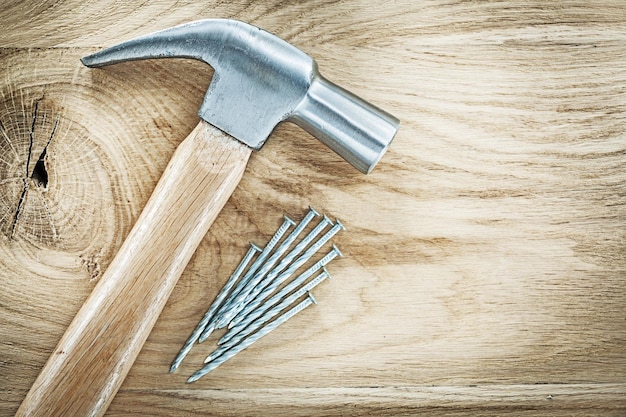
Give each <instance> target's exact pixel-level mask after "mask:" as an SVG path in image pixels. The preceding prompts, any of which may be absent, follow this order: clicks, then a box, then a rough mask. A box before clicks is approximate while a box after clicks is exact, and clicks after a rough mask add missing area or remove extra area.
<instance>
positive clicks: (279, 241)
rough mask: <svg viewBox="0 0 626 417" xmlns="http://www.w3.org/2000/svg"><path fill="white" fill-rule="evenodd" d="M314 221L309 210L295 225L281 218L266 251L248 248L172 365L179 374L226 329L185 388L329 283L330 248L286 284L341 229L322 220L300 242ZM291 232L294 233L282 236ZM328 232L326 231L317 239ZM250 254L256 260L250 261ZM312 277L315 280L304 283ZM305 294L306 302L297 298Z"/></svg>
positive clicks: (333, 253) (303, 305)
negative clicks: (195, 350) (201, 346)
mask: <svg viewBox="0 0 626 417" xmlns="http://www.w3.org/2000/svg"><path fill="white" fill-rule="evenodd" d="M318 216H319V214H318V213H317V212H316V211H315V210H314V209H313V208H310V209H309V212H308V213H307V214H306V215H305V216H304V218H303V219H302V220H301V221H300V223H298V224H297V225H296V223H295V222H294V221H293V220H291V219H290V218H289V217H287V216H285V218H284V222H283V224H282V225H281V226H280V227H279V228H278V230H277V231H276V233H275V234H274V236H272V238H271V239H270V241H269V242H268V243H267V245H266V246H265V248H263V249H261V248H259V247H258V246H256V245H254V244H253V243H250V249H249V250H248V252H247V253H246V255H245V256H244V257H243V259H242V260H241V262H240V264H239V265H238V266H237V268H236V269H235V271H234V272H233V274H232V275H231V276H230V278H229V279H228V281H227V282H226V284H225V285H224V287H223V288H222V289H221V290H220V292H219V293H218V294H217V296H216V297H215V300H214V301H213V303H212V304H211V306H210V307H209V309H208V310H207V312H206V314H205V315H204V316H203V317H202V319H201V320H200V322H199V323H198V325H197V326H196V328H195V329H194V331H193V332H192V333H191V336H189V338H188V339H187V341H186V342H185V344H184V345H183V347H182V349H181V350H180V352H179V353H178V355H177V356H176V358H175V359H174V361H173V362H172V366H171V367H170V372H174V371H175V370H176V369H178V367H179V366H180V364H181V363H182V361H183V359H184V358H185V356H187V354H188V353H189V351H190V350H191V348H192V347H193V345H194V344H195V343H196V342H198V343H201V342H203V341H205V340H206V339H207V338H208V337H209V336H210V335H211V333H212V332H213V331H214V330H216V329H221V328H224V327H227V328H228V331H227V332H226V333H225V334H224V335H223V336H222V337H221V339H219V341H218V348H217V349H216V350H215V351H214V352H213V353H211V354H210V355H209V356H208V357H207V358H206V359H205V361H204V363H205V366H204V367H203V368H202V369H200V370H198V371H197V372H196V373H194V374H193V375H191V377H189V379H188V380H187V383H191V382H195V381H197V380H198V379H200V378H202V377H203V376H204V375H206V374H208V373H209V372H211V371H212V370H214V369H215V368H217V367H218V366H220V365H221V364H222V363H224V362H226V361H227V360H229V359H230V358H232V357H233V356H235V355H236V354H237V353H239V352H241V351H242V350H244V349H245V348H247V347H248V346H250V345H251V344H253V343H254V342H256V341H257V340H258V339H260V338H261V337H263V336H265V335H266V334H268V333H269V332H271V331H272V330H274V329H275V328H277V327H278V326H280V325H281V324H283V323H284V322H286V321H287V320H289V319H290V318H291V317H293V316H295V315H296V314H298V313H299V312H300V311H302V310H304V309H305V308H306V307H308V306H310V305H311V304H313V303H316V301H315V298H313V295H312V294H311V293H310V291H311V290H312V289H313V288H314V287H315V286H317V285H318V284H319V283H321V282H322V281H324V280H325V279H326V278H329V274H328V271H327V270H326V268H325V267H326V265H327V264H328V263H329V262H330V261H332V260H333V259H335V258H336V257H337V256H341V252H340V251H339V249H338V248H337V247H336V246H335V245H333V246H332V249H331V250H330V251H329V252H328V253H327V254H326V255H324V256H323V257H322V258H321V259H319V260H317V261H316V262H315V263H313V265H311V266H310V267H308V268H307V269H305V270H304V271H303V272H301V273H300V274H299V275H297V276H296V277H295V278H293V279H291V281H289V279H290V278H291V277H292V276H293V275H294V274H295V273H296V272H297V271H298V270H299V269H300V268H301V267H303V266H305V264H306V263H307V262H308V261H309V260H311V258H313V256H314V255H315V254H316V253H317V252H318V251H319V250H320V249H321V248H322V247H323V246H324V245H325V244H326V243H327V242H328V241H329V240H330V239H331V238H332V237H333V236H334V235H335V234H337V233H338V232H339V231H340V230H343V229H344V226H343V225H342V224H341V222H340V221H339V220H337V221H336V222H335V223H334V224H333V222H332V221H331V220H330V219H329V218H328V217H327V216H325V215H324V216H322V220H321V221H319V223H318V224H317V225H316V226H315V227H312V229H311V231H310V232H308V234H306V235H305V236H304V237H302V238H300V235H301V234H302V232H303V231H304V230H305V229H306V228H307V226H308V225H309V224H310V223H311V221H312V220H313V219H314V218H315V217H318ZM291 227H294V229H293V230H292V231H291V233H289V234H288V235H287V236H286V237H284V236H285V235H286V233H287V231H288V230H289V229H290V228H291ZM328 227H330V229H329V230H328V231H326V232H325V233H324V234H323V235H322V236H321V237H319V238H318V236H320V234H321V233H322V232H323V231H324V230H325V229H327V228H328ZM283 237H284V239H283ZM299 238H300V239H299ZM298 239H299V240H298ZM296 241H297V242H298V243H297V244H295V246H293V245H294V243H296ZM292 246H293V247H292ZM255 255H256V259H255V260H254V262H252V259H253V258H254V257H255ZM251 262H252V264H251V265H250V263H251ZM315 274H317V275H316V276H315V277H314V278H313V279H311V280H309V278H311V277H312V276H314V275H315ZM287 281H289V282H287ZM305 295H306V298H304V299H302V298H303V296H305Z"/></svg>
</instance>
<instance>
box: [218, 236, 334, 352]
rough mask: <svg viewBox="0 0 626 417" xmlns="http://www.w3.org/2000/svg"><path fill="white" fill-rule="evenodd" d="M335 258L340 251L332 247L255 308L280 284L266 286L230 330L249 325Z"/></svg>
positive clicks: (241, 313)
mask: <svg viewBox="0 0 626 417" xmlns="http://www.w3.org/2000/svg"><path fill="white" fill-rule="evenodd" d="M337 256H342V254H341V251H340V250H339V248H338V247H337V246H335V245H333V248H332V249H331V250H330V251H329V252H328V253H327V254H326V255H324V257H323V258H321V259H320V260H319V261H317V262H316V263H314V264H313V265H312V266H310V267H309V268H308V269H307V270H306V271H304V272H303V273H302V274H300V275H299V276H298V277H296V278H294V279H293V281H291V282H290V283H289V284H287V285H286V286H285V287H284V288H283V289H281V290H280V291H279V292H278V293H277V294H275V295H273V296H272V297H271V298H269V299H268V300H267V301H266V302H265V303H264V304H263V306H262V308H257V307H258V306H259V304H260V303H261V302H262V301H263V300H264V299H265V297H267V296H268V295H269V294H271V293H272V292H273V291H274V289H276V288H278V286H280V284H278V285H275V284H273V285H270V286H268V287H267V288H266V289H265V290H264V291H263V292H262V293H261V294H259V296H258V297H257V298H256V299H255V300H254V301H253V302H251V303H250V304H248V305H247V306H246V308H245V309H244V310H242V311H241V312H240V314H239V316H238V320H237V321H235V320H233V321H232V322H231V323H235V325H234V326H232V329H234V328H235V327H237V326H239V325H240V324H242V323H244V322H246V323H250V322H251V321H252V320H254V319H255V318H256V317H258V316H260V315H261V314H262V313H263V311H262V310H264V309H265V308H266V307H265V306H267V307H269V306H272V305H274V304H275V303H277V302H278V301H279V300H280V299H281V298H282V297H284V296H285V295H287V294H289V293H290V292H291V291H293V290H294V289H295V288H296V287H297V286H298V285H300V284H301V283H303V282H304V281H306V280H307V279H308V278H309V277H311V276H312V275H313V274H315V273H316V272H317V271H319V270H320V269H322V268H324V267H325V266H326V265H328V263H329V262H330V261H332V260H333V259H335V258H336V257H337ZM277 281H278V280H277ZM249 316H251V317H249ZM240 328H241V327H240ZM227 334H228V333H227ZM225 336H226V335H225ZM220 341H221V339H220ZM218 344H219V342H218Z"/></svg>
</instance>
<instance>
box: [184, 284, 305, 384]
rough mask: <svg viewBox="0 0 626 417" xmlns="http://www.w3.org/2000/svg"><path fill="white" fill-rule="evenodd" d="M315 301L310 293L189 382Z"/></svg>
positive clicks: (204, 368) (222, 355)
mask: <svg viewBox="0 0 626 417" xmlns="http://www.w3.org/2000/svg"><path fill="white" fill-rule="evenodd" d="M313 303H315V304H317V301H316V300H315V298H314V297H313V294H311V293H309V296H308V297H307V298H306V299H305V300H303V301H301V302H300V303H299V304H298V305H296V306H295V307H293V308H292V309H291V310H289V311H288V312H286V313H285V314H283V315H282V316H280V317H278V318H277V319H276V320H274V321H273V322H271V323H269V324H267V325H266V326H265V327H262V328H261V329H259V331H258V332H256V333H254V334H252V335H250V337H248V338H247V339H245V340H244V341H243V342H241V343H240V344H238V345H235V346H233V347H232V348H231V349H229V350H228V351H225V352H224V353H222V354H221V355H220V356H219V357H217V358H215V359H213V360H212V361H211V362H209V363H208V364H207V365H205V366H204V367H203V368H202V369H200V370H199V371H197V372H196V373H194V374H193V375H191V376H190V377H189V379H188V380H187V383H191V382H195V381H197V380H198V379H200V378H202V377H203V376H204V375H206V374H208V373H209V372H211V371H212V370H214V369H215V368H217V367H218V366H220V365H221V364H223V363H224V362H226V361H227V360H229V359H230V358H232V357H233V356H235V355H236V354H237V353H239V352H241V351H242V350H244V349H246V348H247V347H249V346H250V345H252V344H253V343H254V342H256V341H257V340H259V339H260V338H262V337H263V336H265V335H267V334H268V333H270V332H271V331H272V330H274V329H276V328H277V327H278V326H280V325H281V324H283V323H284V322H286V321H287V320H289V319H290V318H291V317H293V316H295V315H296V314H298V313H299V312H301V311H302V310H304V309H305V308H307V307H308V306H310V305H311V304H313Z"/></svg>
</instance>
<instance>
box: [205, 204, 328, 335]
mask: <svg viewBox="0 0 626 417" xmlns="http://www.w3.org/2000/svg"><path fill="white" fill-rule="evenodd" d="M316 216H319V213H318V212H317V211H315V210H314V209H313V208H312V207H309V212H308V213H307V214H306V216H305V217H304V218H303V219H302V221H301V222H300V224H298V226H297V227H296V228H295V229H294V230H293V232H291V234H290V235H289V236H288V237H287V238H286V239H285V241H284V242H283V243H282V244H281V245H280V247H279V248H278V249H276V252H275V253H274V254H273V255H272V257H271V258H270V259H269V260H268V261H267V263H266V264H265V265H263V268H261V269H260V270H259V271H258V272H257V273H256V275H255V276H254V278H252V279H251V280H250V282H248V283H247V284H246V287H244V289H243V290H242V291H241V292H240V293H239V294H238V295H237V297H236V298H235V299H234V300H233V304H232V305H231V308H229V311H228V313H226V314H224V315H223V316H222V318H221V319H220V321H219V323H218V325H217V327H218V328H221V327H224V326H226V325H227V324H229V323H230V321H231V320H232V319H233V318H234V317H235V316H236V315H237V314H238V313H239V312H240V311H241V310H242V309H243V308H245V306H246V304H247V302H248V300H249V299H251V294H252V293H253V292H254V291H255V289H256V288H257V287H258V286H259V285H260V283H261V282H267V281H268V280H271V279H272V277H273V276H275V275H278V272H280V271H282V270H283V269H285V268H286V267H287V265H289V262H291V259H293V257H295V256H296V255H297V254H296V255H293V256H292V255H291V254H292V253H294V252H295V251H302V249H303V248H304V246H302V245H301V243H302V242H301V243H299V244H298V245H296V247H295V248H294V249H293V250H292V251H291V252H290V253H289V254H288V255H287V256H286V257H285V259H283V260H282V261H281V262H280V264H279V265H278V266H277V267H276V268H274V269H273V270H272V267H274V265H275V264H276V262H278V260H279V259H280V257H281V256H282V255H283V254H284V253H285V252H286V251H287V249H288V248H289V247H290V246H291V244H292V243H293V242H294V241H295V240H296V238H297V237H298V236H299V235H300V233H302V231H303V230H304V228H305V227H306V226H307V225H308V224H309V223H310V222H311V220H313V218H314V217H316ZM327 219H328V218H327V217H326V216H324V219H323V220H322V222H326V221H327ZM323 227H326V226H325V225H324V226H323ZM323 227H322V228H323ZM315 230H318V228H317V227H316V228H315V229H314V231H315ZM320 231H321V229H319V231H317V233H319V232H320ZM311 233H313V232H311ZM311 233H309V235H310V234H311ZM308 237H309V236H308V235H307V236H306V237H305V238H304V239H307V238H308ZM313 238H314V237H313ZM313 238H311V239H313ZM305 246H306V245H305ZM298 253H299V252H298ZM270 271H271V272H270ZM275 271H278V272H275ZM268 272H269V275H267V274H268ZM266 275H267V276H266Z"/></svg>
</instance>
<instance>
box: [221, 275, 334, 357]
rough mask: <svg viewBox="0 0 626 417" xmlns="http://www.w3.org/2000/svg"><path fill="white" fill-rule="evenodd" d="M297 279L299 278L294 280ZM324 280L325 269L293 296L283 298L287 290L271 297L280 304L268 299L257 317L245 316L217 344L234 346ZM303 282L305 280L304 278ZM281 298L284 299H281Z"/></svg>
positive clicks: (227, 346)
mask: <svg viewBox="0 0 626 417" xmlns="http://www.w3.org/2000/svg"><path fill="white" fill-rule="evenodd" d="M299 278H300V277H298V278H296V279H299ZM326 278H330V274H329V273H328V271H327V270H326V268H324V270H323V271H322V273H321V274H319V275H318V276H316V277H315V278H313V279H312V280H311V281H310V282H308V283H306V284H304V285H302V286H300V288H299V289H298V290H297V291H295V292H294V293H293V294H291V295H289V296H287V297H285V296H286V295H287V294H289V293H290V292H291V289H288V290H287V291H285V290H281V291H280V293H279V294H276V297H272V298H276V301H280V303H278V304H277V303H275V302H272V300H271V299H270V300H269V301H268V302H267V303H266V304H263V306H262V308H261V309H258V310H255V313H257V312H258V311H259V310H263V311H260V312H259V314H258V315H256V314H255V316H256V317H251V316H247V317H246V318H245V319H244V320H243V321H242V322H241V323H239V324H238V325H237V326H235V327H233V328H232V329H231V330H230V331H229V332H228V333H226V334H225V335H224V336H223V337H222V338H221V339H220V341H219V342H218V344H220V345H221V346H222V347H223V348H224V349H228V348H230V347H232V346H234V345H236V344H237V343H239V342H240V341H241V340H242V339H243V338H245V337H246V336H247V335H249V334H250V333H252V332H254V331H255V330H256V329H258V328H259V327H261V326H263V325H264V324H265V323H267V322H268V321H270V320H271V319H273V318H274V317H275V316H277V315H278V314H280V313H281V312H282V311H283V310H285V309H286V308H288V307H289V306H291V305H292V304H293V303H295V302H296V301H297V300H298V299H299V298H300V297H302V296H303V295H304V294H306V293H308V292H310V291H311V290H312V289H313V288H315V287H316V286H318V285H319V284H321V283H322V282H323V281H324V280H325V279H326ZM304 280H306V278H305V279H304ZM304 280H303V281H304ZM301 282H302V281H301ZM298 285H299V283H297V285H295V286H293V288H295V287H297V286H298ZM285 288H286V287H285ZM293 288H292V289H293ZM283 297H285V298H284V299H283ZM281 299H282V301H281ZM266 306H267V307H266Z"/></svg>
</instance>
